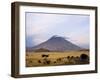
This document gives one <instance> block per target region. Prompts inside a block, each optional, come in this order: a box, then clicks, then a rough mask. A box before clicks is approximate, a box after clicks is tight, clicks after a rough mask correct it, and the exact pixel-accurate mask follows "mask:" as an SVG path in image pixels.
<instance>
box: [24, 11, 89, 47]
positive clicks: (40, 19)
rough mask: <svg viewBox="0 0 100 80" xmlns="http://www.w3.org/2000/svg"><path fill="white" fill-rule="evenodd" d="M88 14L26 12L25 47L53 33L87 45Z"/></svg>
mask: <svg viewBox="0 0 100 80" xmlns="http://www.w3.org/2000/svg"><path fill="white" fill-rule="evenodd" d="M89 17H90V16H89V15H71V14H66V15H65V14H50V13H49V14H48V13H29V12H27V13H26V17H25V18H26V47H33V46H35V45H37V44H39V43H41V42H44V41H46V40H48V39H49V38H50V37H52V36H53V35H58V36H61V37H66V39H67V40H69V41H71V42H72V43H74V44H76V45H78V46H80V47H83V48H88V47H89V26H90V24H89V21H90V20H89V19H90V18H89Z"/></svg>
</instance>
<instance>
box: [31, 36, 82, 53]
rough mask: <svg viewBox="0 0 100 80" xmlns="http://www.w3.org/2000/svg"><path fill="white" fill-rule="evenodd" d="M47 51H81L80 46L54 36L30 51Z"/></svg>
mask: <svg viewBox="0 0 100 80" xmlns="http://www.w3.org/2000/svg"><path fill="white" fill-rule="evenodd" d="M38 49H39V50H40V49H45V50H49V51H67V50H81V49H82V48H80V47H79V46H77V45H75V44H73V43H71V42H70V41H68V40H66V39H65V38H63V37H59V36H53V37H51V38H50V39H48V40H47V41H45V42H43V43H41V44H39V45H37V46H34V47H32V48H31V49H30V50H31V51H35V50H38Z"/></svg>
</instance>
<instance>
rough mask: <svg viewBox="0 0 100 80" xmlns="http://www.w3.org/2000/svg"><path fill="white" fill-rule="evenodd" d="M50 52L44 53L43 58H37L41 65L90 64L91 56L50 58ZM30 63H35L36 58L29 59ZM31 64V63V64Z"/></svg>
mask: <svg viewBox="0 0 100 80" xmlns="http://www.w3.org/2000/svg"><path fill="white" fill-rule="evenodd" d="M49 56H50V54H42V55H41V59H37V60H36V61H37V63H38V66H39V65H42V66H44V65H73V64H88V63H89V56H88V55H86V54H81V55H80V56H67V57H59V58H54V59H53V58H49ZM28 63H30V64H33V65H35V63H34V60H29V62H28ZM29 66H30V65H29Z"/></svg>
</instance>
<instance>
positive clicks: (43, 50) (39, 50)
mask: <svg viewBox="0 0 100 80" xmlns="http://www.w3.org/2000/svg"><path fill="white" fill-rule="evenodd" d="M34 52H50V50H48V49H44V48H40V49H36V50H34Z"/></svg>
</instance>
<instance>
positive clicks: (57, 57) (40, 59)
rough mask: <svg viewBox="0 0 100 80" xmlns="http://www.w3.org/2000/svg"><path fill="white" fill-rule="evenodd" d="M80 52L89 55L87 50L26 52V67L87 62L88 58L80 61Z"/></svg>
mask: <svg viewBox="0 0 100 80" xmlns="http://www.w3.org/2000/svg"><path fill="white" fill-rule="evenodd" d="M81 54H86V55H87V56H88V57H89V51H86V50H81V51H66V52H26V67H36V66H57V65H76V64H88V63H89V59H88V60H85V61H82V60H81V59H80V56H81ZM43 55H44V56H43Z"/></svg>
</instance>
